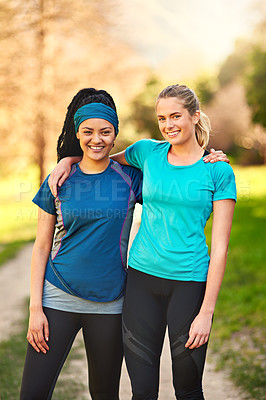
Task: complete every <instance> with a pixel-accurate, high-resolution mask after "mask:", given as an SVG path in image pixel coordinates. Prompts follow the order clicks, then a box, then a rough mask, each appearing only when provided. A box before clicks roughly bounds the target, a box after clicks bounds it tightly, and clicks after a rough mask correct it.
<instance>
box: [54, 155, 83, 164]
mask: <svg viewBox="0 0 266 400" xmlns="http://www.w3.org/2000/svg"><path fill="white" fill-rule="evenodd" d="M62 160H64V162H67V163H68V164H69V165H73V164H77V163H79V162H80V161H81V160H82V157H81V156H69V157H64V158H62V159H61V160H60V161H59V162H61V161H62Z"/></svg>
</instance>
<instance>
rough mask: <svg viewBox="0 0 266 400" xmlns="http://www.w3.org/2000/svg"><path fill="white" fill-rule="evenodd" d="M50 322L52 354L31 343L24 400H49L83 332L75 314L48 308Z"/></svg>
mask: <svg viewBox="0 0 266 400" xmlns="http://www.w3.org/2000/svg"><path fill="white" fill-rule="evenodd" d="M44 312H45V314H46V317H47V319H48V323H49V332H50V336H49V351H48V352H47V353H46V354H43V353H41V352H40V353H37V352H36V351H35V350H34V349H33V347H32V346H31V345H30V344H28V348H27V354H26V359H25V365H24V371H23V377H22V385H21V393H20V399H21V400H22V399H25V400H30V399H32V400H33V399H34V400H47V399H50V398H51V396H52V392H53V389H54V386H55V384H56V380H57V378H58V375H59V373H60V371H61V369H62V366H63V364H64V362H65V360H66V357H67V355H68V353H69V351H70V348H71V346H72V344H73V341H74V338H75V336H76V334H77V332H78V330H79V325H78V319H77V318H76V315H75V314H73V313H68V312H64V311H58V310H53V309H51V308H44Z"/></svg>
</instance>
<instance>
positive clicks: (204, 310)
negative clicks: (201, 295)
mask: <svg viewBox="0 0 266 400" xmlns="http://www.w3.org/2000/svg"><path fill="white" fill-rule="evenodd" d="M200 314H202V315H205V316H209V317H211V318H212V316H213V314H214V307H204V306H203V307H201V309H200Z"/></svg>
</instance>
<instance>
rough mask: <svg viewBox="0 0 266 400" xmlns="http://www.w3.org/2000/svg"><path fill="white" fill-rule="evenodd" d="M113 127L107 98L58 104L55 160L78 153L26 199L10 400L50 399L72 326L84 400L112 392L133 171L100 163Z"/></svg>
mask: <svg viewBox="0 0 266 400" xmlns="http://www.w3.org/2000/svg"><path fill="white" fill-rule="evenodd" d="M117 133H118V117H117V113H116V107H115V104H114V101H113V99H112V97H111V96H110V95H109V94H108V93H107V92H105V91H103V90H99V91H97V90H95V89H83V90H81V91H80V92H79V93H78V94H77V95H76V96H75V97H74V98H73V100H72V102H71V103H70V105H69V107H68V112H67V115H66V120H65V124H64V127H63V131H62V134H61V136H60V139H59V142H58V157H59V159H61V157H62V156H64V154H65V152H67V151H68V150H69V149H71V151H73V152H74V154H75V151H78V152H79V154H80V152H82V153H83V156H82V159H81V161H80V163H79V164H76V165H74V166H73V167H72V170H71V173H70V176H69V177H68V179H67V181H66V182H65V183H64V185H62V187H61V188H60V189H59V191H58V194H57V196H56V197H55V196H53V194H52V192H51V190H50V188H49V186H48V177H47V178H46V180H45V181H44V183H43V184H42V186H41V188H40V190H39V191H38V193H37V194H36V196H35V197H34V199H33V201H34V203H35V204H37V205H38V206H39V217H38V227H37V237H36V241H35V244H34V248H33V254H32V263H31V298H30V320H29V329H28V334H27V339H28V342H29V345H28V349H27V355H26V360H25V366H24V373H23V379H22V385H21V394H20V399H27V400H29V399H34V400H36V399H38V400H40V399H45V400H46V399H51V397H52V393H53V390H54V386H55V384H56V380H57V378H58V375H59V373H60V370H61V368H62V366H63V364H64V362H65V360H66V357H67V355H68V353H69V351H70V349H71V346H72V344H73V341H74V339H75V336H76V335H77V333H78V331H79V330H80V329H82V332H83V337H84V342H85V347H86V354H87V359H88V370H89V389H90V394H91V397H92V399H93V400H117V399H118V398H119V380H120V373H121V364H122V359H123V346H122V327H121V314H122V304H123V296H124V291H125V283H126V265H127V260H126V258H127V246H128V239H129V233H130V227H131V223H132V217H133V210H134V206H135V203H136V202H141V186H142V173H141V171H140V170H138V169H136V168H132V167H128V166H120V165H119V164H118V163H117V162H115V161H113V160H110V158H109V153H110V151H111V149H112V147H113V146H114V142H115V139H116V136H117Z"/></svg>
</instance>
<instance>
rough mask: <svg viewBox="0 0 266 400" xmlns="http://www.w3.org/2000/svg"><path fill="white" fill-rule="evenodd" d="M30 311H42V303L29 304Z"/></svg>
mask: <svg viewBox="0 0 266 400" xmlns="http://www.w3.org/2000/svg"><path fill="white" fill-rule="evenodd" d="M29 309H30V312H39V311H43V308H42V304H30V307H29Z"/></svg>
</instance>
